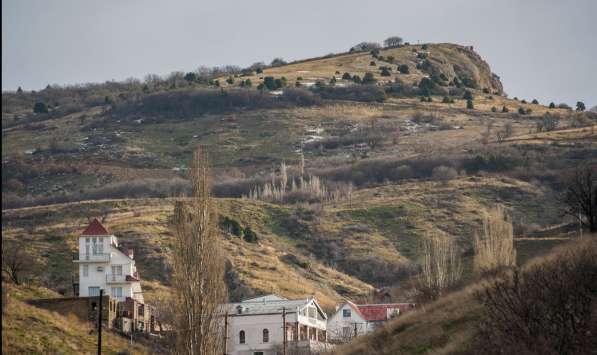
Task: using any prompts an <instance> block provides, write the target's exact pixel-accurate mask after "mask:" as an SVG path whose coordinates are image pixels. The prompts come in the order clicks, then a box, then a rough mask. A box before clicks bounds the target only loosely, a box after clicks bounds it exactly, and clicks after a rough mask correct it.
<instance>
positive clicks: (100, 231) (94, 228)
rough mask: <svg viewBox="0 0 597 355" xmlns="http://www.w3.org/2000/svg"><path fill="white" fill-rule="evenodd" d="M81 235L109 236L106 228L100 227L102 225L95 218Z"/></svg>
mask: <svg viewBox="0 0 597 355" xmlns="http://www.w3.org/2000/svg"><path fill="white" fill-rule="evenodd" d="M81 235H110V233H108V231H107V230H106V228H104V226H102V224H101V223H100V221H98V220H97V218H94V219H93V221H91V223H89V225H88V226H87V228H85V230H84V231H83V233H81Z"/></svg>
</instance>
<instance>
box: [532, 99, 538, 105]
mask: <svg viewBox="0 0 597 355" xmlns="http://www.w3.org/2000/svg"><path fill="white" fill-rule="evenodd" d="M531 103H533V104H535V105H539V101H538V100H537V99H533V101H531Z"/></svg>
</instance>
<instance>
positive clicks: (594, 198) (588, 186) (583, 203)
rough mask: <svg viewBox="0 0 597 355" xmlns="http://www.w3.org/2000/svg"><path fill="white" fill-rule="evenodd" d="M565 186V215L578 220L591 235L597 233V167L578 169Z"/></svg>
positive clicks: (587, 166) (589, 166)
mask: <svg viewBox="0 0 597 355" xmlns="http://www.w3.org/2000/svg"><path fill="white" fill-rule="evenodd" d="M565 184H566V185H567V187H566V192H565V193H564V198H563V203H564V204H565V206H566V207H565V213H566V214H568V215H570V216H572V217H574V218H576V219H577V220H578V222H579V223H580V224H581V225H582V226H584V227H586V228H589V230H590V231H591V233H594V232H597V166H596V165H585V166H581V167H579V168H577V169H576V170H575V171H574V172H573V173H572V174H571V176H569V177H568V178H567V179H566V181H565Z"/></svg>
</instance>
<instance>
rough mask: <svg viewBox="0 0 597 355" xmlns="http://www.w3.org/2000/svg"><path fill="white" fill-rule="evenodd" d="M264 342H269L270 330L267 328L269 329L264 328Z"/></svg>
mask: <svg viewBox="0 0 597 355" xmlns="http://www.w3.org/2000/svg"><path fill="white" fill-rule="evenodd" d="M263 342H264V343H268V342H269V330H267V329H263Z"/></svg>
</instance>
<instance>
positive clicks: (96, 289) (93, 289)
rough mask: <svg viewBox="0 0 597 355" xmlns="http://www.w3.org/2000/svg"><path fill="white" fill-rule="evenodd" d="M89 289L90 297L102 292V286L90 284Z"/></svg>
mask: <svg viewBox="0 0 597 355" xmlns="http://www.w3.org/2000/svg"><path fill="white" fill-rule="evenodd" d="M88 290H89V291H88V292H89V297H97V296H99V294H100V292H99V291H100V288H99V287H92V286H89V288H88Z"/></svg>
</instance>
